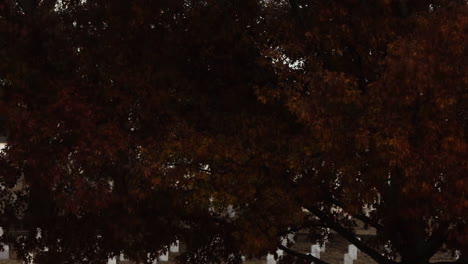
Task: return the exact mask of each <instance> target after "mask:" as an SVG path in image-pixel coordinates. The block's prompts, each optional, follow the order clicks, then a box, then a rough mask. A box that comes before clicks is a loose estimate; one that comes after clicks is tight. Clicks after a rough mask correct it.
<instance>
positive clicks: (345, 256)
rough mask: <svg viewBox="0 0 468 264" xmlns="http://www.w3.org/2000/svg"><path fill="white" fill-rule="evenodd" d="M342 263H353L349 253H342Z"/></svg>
mask: <svg viewBox="0 0 468 264" xmlns="http://www.w3.org/2000/svg"><path fill="white" fill-rule="evenodd" d="M344 264H353V259H352V258H351V256H349V254H344Z"/></svg>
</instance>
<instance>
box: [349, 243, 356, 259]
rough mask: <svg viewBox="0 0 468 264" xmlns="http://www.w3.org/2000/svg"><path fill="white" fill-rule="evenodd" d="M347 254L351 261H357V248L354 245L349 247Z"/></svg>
mask: <svg viewBox="0 0 468 264" xmlns="http://www.w3.org/2000/svg"><path fill="white" fill-rule="evenodd" d="M348 254H349V256H350V257H351V258H352V259H354V260H355V259H357V247H356V246H355V245H349V246H348Z"/></svg>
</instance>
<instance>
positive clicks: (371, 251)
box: [307, 207, 396, 264]
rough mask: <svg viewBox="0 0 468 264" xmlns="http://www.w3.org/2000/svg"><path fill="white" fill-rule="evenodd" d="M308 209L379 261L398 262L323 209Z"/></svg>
mask: <svg viewBox="0 0 468 264" xmlns="http://www.w3.org/2000/svg"><path fill="white" fill-rule="evenodd" d="M307 209H308V210H309V211H311V212H312V213H313V214H315V215H316V216H317V217H318V218H320V220H322V221H324V222H325V223H327V224H328V226H329V227H330V228H331V229H333V230H335V231H336V232H337V233H338V234H340V235H341V236H342V237H344V238H345V239H347V240H348V241H349V242H350V243H352V244H353V245H355V246H356V247H357V248H358V249H359V250H361V251H362V252H364V253H365V254H367V255H368V256H369V257H371V258H372V259H373V260H375V261H376V262H377V263H380V264H396V262H394V261H392V260H389V259H387V258H386V257H384V256H382V255H381V254H380V253H379V252H377V251H376V250H375V249H373V248H371V247H369V246H367V245H366V244H364V243H363V242H362V241H361V240H359V239H358V238H357V237H356V235H355V234H354V233H353V232H350V231H349V230H347V229H346V228H344V227H342V226H341V225H340V224H338V223H336V222H335V221H334V220H333V219H330V218H329V217H327V216H326V215H325V213H323V212H322V211H321V210H319V209H317V208H314V207H308V208H307Z"/></svg>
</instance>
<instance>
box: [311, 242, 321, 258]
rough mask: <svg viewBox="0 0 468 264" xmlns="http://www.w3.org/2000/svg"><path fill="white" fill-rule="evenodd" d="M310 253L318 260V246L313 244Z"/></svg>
mask: <svg viewBox="0 0 468 264" xmlns="http://www.w3.org/2000/svg"><path fill="white" fill-rule="evenodd" d="M310 252H311V253H312V256H313V257H316V258H320V245H318V244H315V245H312V246H311V247H310Z"/></svg>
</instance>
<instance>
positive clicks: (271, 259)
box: [266, 254, 276, 264]
mask: <svg viewBox="0 0 468 264" xmlns="http://www.w3.org/2000/svg"><path fill="white" fill-rule="evenodd" d="M266 264H276V260H275V256H274V255H273V254H268V255H267V257H266Z"/></svg>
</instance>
